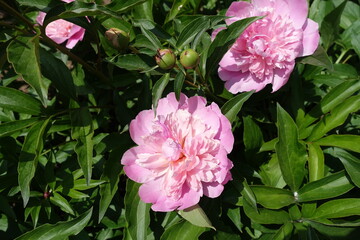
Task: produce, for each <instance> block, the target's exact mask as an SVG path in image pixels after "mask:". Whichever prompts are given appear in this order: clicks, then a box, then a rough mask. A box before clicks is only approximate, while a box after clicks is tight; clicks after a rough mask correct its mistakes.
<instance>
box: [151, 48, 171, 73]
mask: <svg viewBox="0 0 360 240" xmlns="http://www.w3.org/2000/svg"><path fill="white" fill-rule="evenodd" d="M155 61H156V63H157V65H158V66H159V67H160V68H162V69H165V70H167V69H171V68H173V67H174V66H175V63H176V56H175V54H174V53H173V51H171V50H170V49H159V50H158V51H157V54H156V56H155Z"/></svg>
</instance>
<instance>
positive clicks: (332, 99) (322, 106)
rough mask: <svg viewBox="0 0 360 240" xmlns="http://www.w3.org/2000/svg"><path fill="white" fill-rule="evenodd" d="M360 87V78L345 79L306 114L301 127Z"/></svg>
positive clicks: (329, 109)
mask: <svg viewBox="0 0 360 240" xmlns="http://www.w3.org/2000/svg"><path fill="white" fill-rule="evenodd" d="M359 89H360V81H359V80H352V81H345V82H344V83H342V84H339V85H338V86H336V87H334V88H333V89H331V91H330V92H329V93H328V94H326V95H325V97H323V98H322V99H321V101H320V103H319V104H318V105H316V106H315V107H314V108H313V109H311V111H310V112H309V113H308V114H306V115H305V118H304V120H303V121H302V122H301V125H300V127H299V128H300V129H305V128H306V127H307V126H309V125H310V124H311V123H313V122H315V121H316V120H317V119H318V118H319V117H321V116H322V115H323V114H325V113H327V112H329V111H331V110H332V109H333V108H335V107H336V106H337V105H339V104H340V103H342V102H343V101H344V100H345V99H347V98H348V97H350V96H351V95H352V94H354V93H355V92H356V91H358V90H359Z"/></svg>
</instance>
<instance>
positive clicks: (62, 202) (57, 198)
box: [50, 192, 75, 215]
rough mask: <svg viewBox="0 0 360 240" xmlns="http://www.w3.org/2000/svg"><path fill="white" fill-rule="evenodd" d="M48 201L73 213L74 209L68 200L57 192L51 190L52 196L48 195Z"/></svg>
mask: <svg viewBox="0 0 360 240" xmlns="http://www.w3.org/2000/svg"><path fill="white" fill-rule="evenodd" d="M50 202H51V203H52V204H54V205H56V206H58V207H60V208H61V210H63V211H64V212H66V213H69V214H71V215H75V212H74V210H73V209H72V207H71V206H70V204H69V202H68V201H67V200H66V199H65V198H64V197H63V196H61V195H60V194H59V193H57V192H53V196H51V197H50Z"/></svg>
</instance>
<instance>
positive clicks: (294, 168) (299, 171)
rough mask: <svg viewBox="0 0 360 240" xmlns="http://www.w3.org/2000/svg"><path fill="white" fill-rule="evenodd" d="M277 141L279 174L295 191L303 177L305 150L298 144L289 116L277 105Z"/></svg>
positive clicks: (294, 125) (294, 128)
mask: <svg viewBox="0 0 360 240" xmlns="http://www.w3.org/2000/svg"><path fill="white" fill-rule="evenodd" d="M277 127H278V136H279V137H278V138H279V141H278V142H277V144H276V145H275V150H276V154H277V156H278V160H279V165H280V169H281V173H282V175H283V178H284V180H285V182H286V183H287V184H288V185H289V187H290V188H291V190H292V191H294V192H295V191H297V190H298V189H299V187H300V185H301V183H302V181H303V179H304V176H305V163H306V160H307V156H306V148H305V146H304V145H303V144H301V143H300V142H299V135H298V128H297V126H296V124H295V122H294V120H293V119H292V118H291V116H290V115H289V114H288V113H287V112H286V111H285V110H284V109H283V108H282V107H281V106H280V105H279V104H278V105H277Z"/></svg>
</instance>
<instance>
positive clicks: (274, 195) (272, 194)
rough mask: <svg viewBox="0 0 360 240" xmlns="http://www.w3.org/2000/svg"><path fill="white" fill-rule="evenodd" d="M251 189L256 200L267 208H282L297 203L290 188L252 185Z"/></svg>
mask: <svg viewBox="0 0 360 240" xmlns="http://www.w3.org/2000/svg"><path fill="white" fill-rule="evenodd" d="M251 190H252V191H253V193H254V194H255V197H256V201H257V202H258V203H259V204H261V205H262V206H264V207H266V208H270V209H280V208H282V207H285V206H289V205H290V204H292V203H295V197H294V195H293V193H292V192H291V191H289V190H285V189H281V188H274V187H267V186H251Z"/></svg>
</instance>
